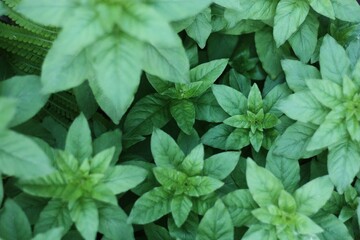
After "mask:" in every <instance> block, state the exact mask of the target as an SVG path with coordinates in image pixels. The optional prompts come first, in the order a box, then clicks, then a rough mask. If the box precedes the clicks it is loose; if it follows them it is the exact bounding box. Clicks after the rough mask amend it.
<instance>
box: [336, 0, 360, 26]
mask: <svg viewBox="0 0 360 240" xmlns="http://www.w3.org/2000/svg"><path fill="white" fill-rule="evenodd" d="M331 2H332V4H333V6H334V12H335V17H336V18H338V19H340V20H342V21H347V22H360V6H359V4H358V3H357V2H356V1H355V0H331Z"/></svg>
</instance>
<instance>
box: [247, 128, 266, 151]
mask: <svg viewBox="0 0 360 240" xmlns="http://www.w3.org/2000/svg"><path fill="white" fill-rule="evenodd" d="M249 137H250V143H251V145H252V146H253V148H254V150H255V151H256V152H259V150H260V148H261V145H262V142H263V139H264V134H263V132H261V131H259V130H256V131H255V132H252V131H250V133H249Z"/></svg>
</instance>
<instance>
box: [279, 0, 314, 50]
mask: <svg viewBox="0 0 360 240" xmlns="http://www.w3.org/2000/svg"><path fill="white" fill-rule="evenodd" d="M309 10H310V6H309V4H308V2H307V1H303V0H300V1H299V0H281V1H280V2H279V4H278V5H277V7H276V15H275V19H274V39H275V41H276V45H277V47H280V46H281V45H283V44H284V43H285V42H286V40H288V39H289V38H290V37H291V35H292V34H293V33H295V32H296V31H297V30H298V29H299V27H300V25H301V24H302V23H303V22H304V21H305V18H306V16H307V15H308V13H309Z"/></svg>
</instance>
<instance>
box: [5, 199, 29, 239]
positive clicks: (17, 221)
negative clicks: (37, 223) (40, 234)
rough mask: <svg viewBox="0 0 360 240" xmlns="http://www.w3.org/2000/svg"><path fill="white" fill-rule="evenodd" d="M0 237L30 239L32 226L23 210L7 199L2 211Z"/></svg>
mask: <svg viewBox="0 0 360 240" xmlns="http://www.w3.org/2000/svg"><path fill="white" fill-rule="evenodd" d="M0 238H3V239H5V240H30V239H31V227H30V223H29V220H28V219H27V217H26V215H25V213H24V212H23V210H22V209H21V208H20V207H19V206H18V205H17V204H16V203H15V202H14V201H13V200H12V199H7V200H6V201H5V204H4V208H3V209H2V211H1V212H0Z"/></svg>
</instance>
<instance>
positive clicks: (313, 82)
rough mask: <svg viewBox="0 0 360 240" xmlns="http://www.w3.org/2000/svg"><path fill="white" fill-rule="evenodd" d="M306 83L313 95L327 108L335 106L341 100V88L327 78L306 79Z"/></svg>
mask: <svg viewBox="0 0 360 240" xmlns="http://www.w3.org/2000/svg"><path fill="white" fill-rule="evenodd" d="M306 85H307V86H308V87H309V89H310V92H311V93H312V94H313V96H314V97H315V98H316V99H317V100H318V101H319V102H321V103H322V104H323V105H324V106H326V107H328V108H331V109H333V108H335V107H336V106H337V105H339V104H342V102H343V98H344V97H343V93H342V88H341V86H340V85H339V84H336V83H334V82H332V81H329V80H318V79H308V80H306Z"/></svg>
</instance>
